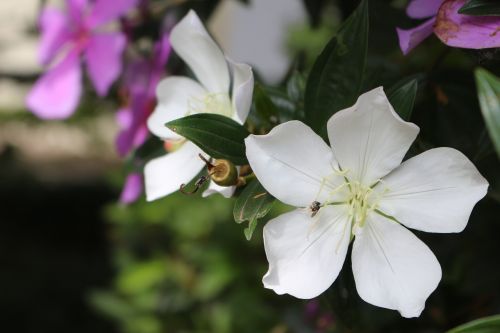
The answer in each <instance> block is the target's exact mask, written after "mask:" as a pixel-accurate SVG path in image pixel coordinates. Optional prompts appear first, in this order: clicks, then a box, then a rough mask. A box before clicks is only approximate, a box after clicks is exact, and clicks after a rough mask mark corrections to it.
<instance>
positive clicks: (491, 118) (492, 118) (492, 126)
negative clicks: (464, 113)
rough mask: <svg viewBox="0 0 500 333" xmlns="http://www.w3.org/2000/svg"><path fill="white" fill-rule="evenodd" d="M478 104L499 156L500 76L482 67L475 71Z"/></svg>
mask: <svg viewBox="0 0 500 333" xmlns="http://www.w3.org/2000/svg"><path fill="white" fill-rule="evenodd" d="M475 75H476V84H477V90H478V97H479V104H480V105H481V112H482V113H483V118H484V121H485V123H486V128H487V129H488V133H489V134H490V137H491V141H493V145H494V146H495V149H496V151H497V154H498V156H500V78H498V77H496V76H494V75H493V74H491V73H490V72H488V71H486V70H485V69H483V68H478V69H477V70H476V72H475Z"/></svg>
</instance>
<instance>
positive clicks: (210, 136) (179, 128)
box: [165, 113, 249, 165]
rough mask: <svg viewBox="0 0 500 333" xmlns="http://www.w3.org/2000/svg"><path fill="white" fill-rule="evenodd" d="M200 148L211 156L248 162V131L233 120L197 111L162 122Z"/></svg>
mask: <svg viewBox="0 0 500 333" xmlns="http://www.w3.org/2000/svg"><path fill="white" fill-rule="evenodd" d="M165 126H167V127H168V128H170V129H171V130H172V131H174V132H176V133H177V134H179V135H182V136H183V137H185V138H186V139H188V140H190V141H192V142H193V143H194V144H196V145H197V146H198V147H200V148H201V149H202V150H203V151H204V152H205V153H207V154H208V155H210V156H211V157H213V158H219V159H227V160H230V161H231V162H233V163H235V164H238V165H242V164H247V163H248V162H247V158H246V155H245V143H244V140H245V138H246V137H247V136H248V134H249V133H248V131H247V130H246V129H245V128H244V127H243V126H241V125H240V124H238V123H237V122H235V121H234V120H232V119H230V118H228V117H225V116H221V115H217V114H210V113H199V114H194V115H190V116H187V117H184V118H179V119H175V120H172V121H171V122H169V123H167V124H165Z"/></svg>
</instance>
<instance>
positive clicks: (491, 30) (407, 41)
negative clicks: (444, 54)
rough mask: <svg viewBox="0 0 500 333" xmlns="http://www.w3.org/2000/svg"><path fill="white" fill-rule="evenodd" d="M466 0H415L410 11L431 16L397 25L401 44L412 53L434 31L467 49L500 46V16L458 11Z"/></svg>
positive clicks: (403, 48)
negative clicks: (409, 24) (413, 23)
mask: <svg viewBox="0 0 500 333" xmlns="http://www.w3.org/2000/svg"><path fill="white" fill-rule="evenodd" d="M465 1H466V0H412V1H411V2H410V4H409V5H408V7H407V8H406V13H407V14H408V16H409V17H411V18H414V19H427V20H426V21H424V22H423V23H422V24H420V25H418V26H416V27H415V28H413V29H409V30H403V29H400V28H396V30H397V32H398V37H399V46H400V47H401V50H402V51H403V53H404V54H408V53H409V52H410V51H411V50H412V49H413V48H414V47H415V46H417V45H418V44H420V43H421V42H422V41H423V40H424V39H426V38H427V37H429V36H430V35H431V34H432V33H434V34H436V36H437V37H438V38H439V39H440V40H441V41H442V42H443V43H445V44H446V45H449V46H452V47H460V48H466V49H484V48H492V47H500V31H499V27H500V18H499V17H498V16H469V15H462V14H459V13H458V10H459V9H460V8H461V7H462V6H463V5H464V3H465Z"/></svg>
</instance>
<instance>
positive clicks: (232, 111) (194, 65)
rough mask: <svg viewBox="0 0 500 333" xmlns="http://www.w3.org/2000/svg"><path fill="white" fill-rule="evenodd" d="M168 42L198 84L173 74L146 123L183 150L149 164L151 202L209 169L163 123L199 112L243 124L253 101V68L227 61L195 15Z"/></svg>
mask: <svg viewBox="0 0 500 333" xmlns="http://www.w3.org/2000/svg"><path fill="white" fill-rule="evenodd" d="M170 42H171V44H172V48H173V49H174V50H175V52H176V53H177V54H178V55H179V57H180V58H181V59H183V60H184V61H185V62H186V63H187V64H188V65H189V67H190V68H191V70H192V71H193V73H194V75H195V76H196V77H197V78H198V80H199V83H198V82H196V81H194V80H192V79H190V78H188V77H181V76H170V77H168V78H166V79H165V80H163V81H162V82H160V84H159V85H158V87H157V91H156V94H157V99H158V105H157V107H156V109H155V111H154V112H153V113H152V114H151V116H150V117H149V119H148V128H149V130H150V131H151V132H152V133H153V134H155V135H156V136H158V137H160V138H161V139H163V140H167V141H168V142H175V143H176V146H177V145H178V144H180V147H179V148H178V149H177V150H175V151H174V152H172V153H169V154H167V155H165V156H162V157H159V158H156V159H153V160H151V161H150V162H149V163H148V164H147V165H146V166H145V169H144V176H145V188H146V197H147V199H148V200H149V201H151V200H155V199H158V198H160V197H163V196H166V195H168V194H171V193H173V192H175V191H177V190H178V189H179V186H180V185H181V184H183V183H188V182H189V181H191V180H192V179H193V178H194V177H195V176H196V175H197V174H198V173H199V172H200V171H201V170H202V169H203V167H204V166H205V164H204V162H203V161H201V160H200V158H199V157H198V154H199V153H203V152H202V150H201V149H199V148H198V147H197V146H195V145H194V144H193V143H191V142H189V141H186V140H185V139H184V138H183V137H181V136H179V135H178V134H176V133H174V132H172V131H171V130H169V129H168V128H167V127H165V123H167V122H169V121H171V120H174V119H177V118H181V117H185V116H187V115H190V114H195V113H217V114H221V115H224V116H227V117H230V118H232V119H233V120H235V121H237V122H238V123H240V124H243V123H244V122H245V120H246V118H247V116H248V112H249V111H250V106H251V103H252V93H253V74H252V69H251V67H250V66H248V65H246V64H240V63H235V62H233V61H231V60H230V59H227V58H225V57H224V54H223V53H222V51H221V50H220V48H219V47H218V46H217V44H215V42H214V41H213V40H212V38H211V37H210V35H209V34H208V32H207V31H206V29H205V28H204V27H203V24H202V23H201V21H200V19H199V17H198V16H197V15H196V13H195V12H194V11H192V10H191V11H190V12H189V13H188V14H187V15H186V16H185V17H184V18H183V19H182V20H181V21H180V22H179V23H178V24H177V25H176V26H175V27H174V28H173V29H172V32H171V35H170ZM230 88H231V89H230ZM233 191H234V187H221V186H218V185H217V184H215V183H213V182H211V183H210V185H209V187H208V189H207V190H206V191H205V192H204V193H203V195H204V196H206V195H210V194H212V193H216V192H219V193H221V194H222V195H224V196H226V197H229V196H231V195H232V193H233Z"/></svg>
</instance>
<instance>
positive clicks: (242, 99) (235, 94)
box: [227, 59, 254, 124]
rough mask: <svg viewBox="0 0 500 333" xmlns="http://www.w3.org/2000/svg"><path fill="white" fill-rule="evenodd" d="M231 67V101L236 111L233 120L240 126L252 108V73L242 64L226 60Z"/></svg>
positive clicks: (250, 69) (248, 67) (250, 68)
mask: <svg viewBox="0 0 500 333" xmlns="http://www.w3.org/2000/svg"><path fill="white" fill-rule="evenodd" d="M227 62H228V64H229V66H230V67H231V74H232V78H233V91H232V96H231V98H232V100H233V107H234V109H235V110H236V113H235V116H234V120H236V121H237V122H239V123H240V124H243V123H245V120H246V119H247V116H248V113H249V112H250V107H251V106H252V95H253V85H254V79H253V72H252V67H250V66H248V65H247V64H243V63H236V62H234V61H232V60H231V59H227Z"/></svg>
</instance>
